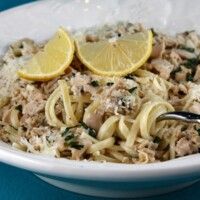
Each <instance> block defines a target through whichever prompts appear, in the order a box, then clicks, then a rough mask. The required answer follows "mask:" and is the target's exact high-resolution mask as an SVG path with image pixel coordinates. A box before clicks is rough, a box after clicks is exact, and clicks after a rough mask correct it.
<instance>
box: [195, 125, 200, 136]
mask: <svg viewBox="0 0 200 200" xmlns="http://www.w3.org/2000/svg"><path fill="white" fill-rule="evenodd" d="M194 129H195V130H196V131H197V132H198V134H199V136H200V128H197V127H196V126H194Z"/></svg>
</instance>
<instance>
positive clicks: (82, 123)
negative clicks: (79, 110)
mask: <svg viewBox="0 0 200 200" xmlns="http://www.w3.org/2000/svg"><path fill="white" fill-rule="evenodd" d="M81 126H82V127H83V128H84V129H85V130H87V131H88V134H89V135H90V136H92V137H94V138H96V137H97V133H96V131H95V130H94V129H93V128H91V127H89V126H88V125H87V124H85V123H84V122H81Z"/></svg>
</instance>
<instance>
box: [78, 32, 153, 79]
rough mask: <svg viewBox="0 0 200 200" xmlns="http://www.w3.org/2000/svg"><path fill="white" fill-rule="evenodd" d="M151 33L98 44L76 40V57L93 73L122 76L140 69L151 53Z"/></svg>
mask: <svg viewBox="0 0 200 200" xmlns="http://www.w3.org/2000/svg"><path fill="white" fill-rule="evenodd" d="M152 40H153V36H152V32H151V31H150V30H145V31H143V32H138V33H134V34H127V35H124V36H122V37H119V38H111V39H108V40H102V41H98V42H92V43H91V42H85V41H82V40H78V39H77V40H76V42H75V44H76V48H77V55H78V57H79V59H80V60H81V62H82V63H83V64H84V65H85V66H86V67H88V68H89V69H90V70H91V71H93V72H94V73H97V74H99V75H106V76H124V75H126V74H129V73H131V72H133V71H135V70H137V69H138V68H139V67H141V66H142V65H143V64H144V63H145V62H146V60H147V59H148V58H149V56H150V54H151V51H152Z"/></svg>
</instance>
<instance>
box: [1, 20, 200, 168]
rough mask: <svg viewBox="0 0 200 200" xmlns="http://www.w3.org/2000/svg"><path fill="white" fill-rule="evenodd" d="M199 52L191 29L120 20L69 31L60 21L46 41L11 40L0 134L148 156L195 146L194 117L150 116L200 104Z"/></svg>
mask: <svg viewBox="0 0 200 200" xmlns="http://www.w3.org/2000/svg"><path fill="white" fill-rule="evenodd" d="M152 35H153V36H152ZM73 38H74V39H73ZM74 40H75V45H74ZM74 52H75V54H74ZM199 53H200V36H199V35H198V34H197V33H196V32H195V31H186V32H184V33H179V34H177V35H176V36H170V35H166V34H162V33H159V32H157V31H154V30H153V29H151V30H147V29H145V28H144V27H143V26H142V25H141V24H132V23H126V22H124V23H117V24H116V25H111V26H108V25H105V26H103V27H100V28H95V29H94V28H93V29H89V30H86V31H85V32H84V33H83V32H81V33H80V32H77V33H75V34H74V36H73V37H72V36H70V34H68V33H67V32H65V31H64V30H63V29H59V31H58V32H57V33H56V35H55V36H54V37H53V38H52V39H50V40H49V42H47V44H37V43H35V42H34V41H32V40H30V39H22V40H20V41H17V42H15V43H13V44H11V45H10V46H9V48H8V51H7V52H6V53H5V55H4V56H3V57H2V59H1V64H0V65H1V70H0V76H1V77H0V98H1V99H0V107H1V109H0V125H1V130H0V138H1V140H3V141H4V142H7V143H10V144H11V145H12V146H13V147H14V148H17V149H20V150H23V151H26V152H31V153H34V154H46V155H51V156H54V157H57V158H60V157H63V158H67V159H73V160H95V161H102V162H116V163H130V164H131V163H132V164H134V163H153V162H160V161H166V160H170V159H175V158H178V157H182V156H186V155H190V154H194V153H198V152H199V148H200V135H199V134H200V126H199V125H197V124H187V123H183V122H177V121H164V122H156V118H157V117H158V116H159V115H161V114H163V113H165V112H168V111H174V110H177V111H178V110H181V111H182V110H184V111H190V112H194V113H197V114H200V87H199V81H200V65H199V64H200V58H199Z"/></svg>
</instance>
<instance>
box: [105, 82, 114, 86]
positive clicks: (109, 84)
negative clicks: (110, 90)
mask: <svg viewBox="0 0 200 200" xmlns="http://www.w3.org/2000/svg"><path fill="white" fill-rule="evenodd" d="M113 84H114V83H113V82H107V83H106V85H107V86H111V85H113Z"/></svg>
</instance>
